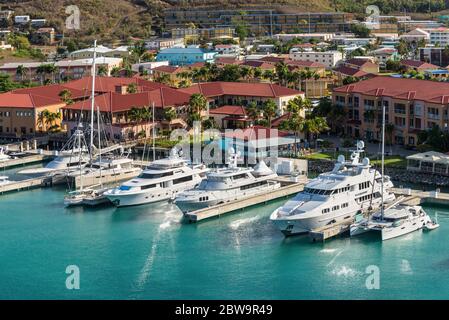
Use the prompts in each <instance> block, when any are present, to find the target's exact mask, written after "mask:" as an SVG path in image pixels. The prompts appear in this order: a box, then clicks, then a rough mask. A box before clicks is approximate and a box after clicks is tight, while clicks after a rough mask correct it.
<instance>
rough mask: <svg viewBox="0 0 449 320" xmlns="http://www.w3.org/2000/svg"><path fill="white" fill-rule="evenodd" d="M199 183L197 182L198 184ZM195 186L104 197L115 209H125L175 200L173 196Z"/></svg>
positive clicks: (112, 193)
mask: <svg viewBox="0 0 449 320" xmlns="http://www.w3.org/2000/svg"><path fill="white" fill-rule="evenodd" d="M199 182H200V181H198V183H199ZM196 184H197V183H195V184H188V185H183V186H178V187H177V188H171V189H153V190H149V191H147V192H145V191H144V192H138V193H114V192H108V193H106V194H105V195H106V197H107V198H108V199H109V201H111V202H112V204H113V205H115V206H116V207H127V206H137V205H143V204H149V203H154V202H160V201H168V200H172V199H174V198H175V196H176V195H177V194H178V193H179V192H182V191H185V190H189V189H193V188H194V187H195V186H196Z"/></svg>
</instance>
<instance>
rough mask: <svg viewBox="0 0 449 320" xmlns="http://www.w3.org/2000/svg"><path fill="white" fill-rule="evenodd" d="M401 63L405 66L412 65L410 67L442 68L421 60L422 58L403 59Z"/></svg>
mask: <svg viewBox="0 0 449 320" xmlns="http://www.w3.org/2000/svg"><path fill="white" fill-rule="evenodd" d="M401 64H402V65H403V66H406V67H410V68H419V69H440V67H438V66H436V65H434V64H431V63H427V62H424V61H420V60H408V59H406V60H401Z"/></svg>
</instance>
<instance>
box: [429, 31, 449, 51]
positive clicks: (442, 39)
mask: <svg viewBox="0 0 449 320" xmlns="http://www.w3.org/2000/svg"><path fill="white" fill-rule="evenodd" d="M426 31H427V32H428V33H429V36H430V39H429V41H430V44H435V45H438V46H440V47H445V46H447V45H449V28H444V27H440V28H434V29H426Z"/></svg>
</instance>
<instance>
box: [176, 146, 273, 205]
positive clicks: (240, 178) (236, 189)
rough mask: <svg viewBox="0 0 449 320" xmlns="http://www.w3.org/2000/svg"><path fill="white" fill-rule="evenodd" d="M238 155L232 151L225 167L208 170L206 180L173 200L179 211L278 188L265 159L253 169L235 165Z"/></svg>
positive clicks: (242, 197)
mask: <svg viewBox="0 0 449 320" xmlns="http://www.w3.org/2000/svg"><path fill="white" fill-rule="evenodd" d="M238 156H239V155H238V154H236V153H235V152H234V150H231V152H230V157H229V162H228V166H227V167H225V168H220V169H217V170H215V171H211V172H208V173H207V177H206V179H204V180H203V181H202V182H201V184H200V185H199V186H198V187H197V188H195V189H193V190H188V191H185V192H182V193H180V194H178V195H177V197H176V199H175V203H176V205H177V206H178V207H179V208H180V209H181V211H182V212H184V213H185V212H189V211H194V210H198V209H201V208H205V207H210V206H214V205H217V204H222V203H226V202H230V201H234V200H239V199H244V198H247V197H250V196H255V195H259V194H264V193H269V192H270V191H272V190H275V189H278V188H280V186H281V185H280V183H279V182H277V181H275V179H276V178H277V177H278V176H277V174H276V173H274V172H273V171H272V170H271V169H270V168H268V167H267V165H266V164H265V162H264V161H261V162H259V163H258V164H257V165H256V166H255V167H254V169H253V168H239V167H237V161H238Z"/></svg>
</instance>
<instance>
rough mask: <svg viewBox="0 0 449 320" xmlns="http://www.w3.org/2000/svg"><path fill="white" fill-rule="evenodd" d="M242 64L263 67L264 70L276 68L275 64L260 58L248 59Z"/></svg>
mask: <svg viewBox="0 0 449 320" xmlns="http://www.w3.org/2000/svg"><path fill="white" fill-rule="evenodd" d="M242 65H243V66H248V67H252V68H261V69H263V70H272V69H274V68H275V67H274V65H273V64H271V63H268V62H265V61H260V60H248V61H246V62H244V63H242Z"/></svg>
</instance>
